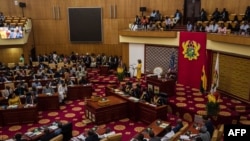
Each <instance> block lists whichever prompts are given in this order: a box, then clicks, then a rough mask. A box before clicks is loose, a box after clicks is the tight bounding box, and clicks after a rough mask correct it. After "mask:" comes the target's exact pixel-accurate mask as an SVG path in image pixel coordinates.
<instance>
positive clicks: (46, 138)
mask: <svg viewBox="0 0 250 141" xmlns="http://www.w3.org/2000/svg"><path fill="white" fill-rule="evenodd" d="M43 132H44V135H43V136H42V137H41V138H40V140H39V141H49V140H50V139H52V138H53V137H54V134H52V133H50V131H49V128H45V129H44V131H43Z"/></svg>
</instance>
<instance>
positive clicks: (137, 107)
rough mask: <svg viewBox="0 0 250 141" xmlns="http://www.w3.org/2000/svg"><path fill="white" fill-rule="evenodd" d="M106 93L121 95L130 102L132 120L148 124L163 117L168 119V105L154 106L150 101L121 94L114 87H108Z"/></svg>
mask: <svg viewBox="0 0 250 141" xmlns="http://www.w3.org/2000/svg"><path fill="white" fill-rule="evenodd" d="M106 95H107V96H109V95H112V96H116V97H119V98H121V99H124V100H126V101H127V102H128V108H129V112H128V117H129V118H130V119H131V120H134V121H138V120H140V121H142V122H144V123H146V124H150V123H152V122H153V121H154V120H157V119H161V120H166V119H167V106H166V105H162V106H153V105H151V104H149V103H146V102H142V101H139V102H138V101H134V100H131V99H129V98H130V97H129V96H125V95H121V94H118V93H115V92H114V91H113V88H110V87H106Z"/></svg>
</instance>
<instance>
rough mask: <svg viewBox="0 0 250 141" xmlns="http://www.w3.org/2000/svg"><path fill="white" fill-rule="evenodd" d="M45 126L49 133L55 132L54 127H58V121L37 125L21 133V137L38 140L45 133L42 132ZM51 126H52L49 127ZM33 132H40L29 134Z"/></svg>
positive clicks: (30, 140) (29, 140) (32, 140)
mask: <svg viewBox="0 0 250 141" xmlns="http://www.w3.org/2000/svg"><path fill="white" fill-rule="evenodd" d="M62 124H63V125H65V124H67V123H62ZM45 127H47V128H49V131H50V134H53V132H55V130H56V129H58V123H57V122H53V123H51V124H49V125H44V126H41V127H37V128H35V129H33V130H32V131H27V132H26V133H24V134H23V136H22V139H25V140H27V141H38V140H39V139H40V138H42V137H43V136H44V135H45V133H44V128H45ZM50 127H53V128H50ZM35 132H40V134H37V135H31V134H33V133H35ZM27 133H29V134H30V135H28V134H27Z"/></svg>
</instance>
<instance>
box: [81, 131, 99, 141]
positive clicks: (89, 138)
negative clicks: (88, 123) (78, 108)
mask: <svg viewBox="0 0 250 141" xmlns="http://www.w3.org/2000/svg"><path fill="white" fill-rule="evenodd" d="M99 140H100V139H99V138H98V135H97V134H96V133H95V131H93V130H91V129H90V130H89V131H88V132H87V135H86V139H85V141H99Z"/></svg>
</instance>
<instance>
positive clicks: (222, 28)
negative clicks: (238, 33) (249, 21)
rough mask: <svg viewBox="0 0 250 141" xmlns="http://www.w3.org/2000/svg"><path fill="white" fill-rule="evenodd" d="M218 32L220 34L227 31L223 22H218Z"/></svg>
mask: <svg viewBox="0 0 250 141" xmlns="http://www.w3.org/2000/svg"><path fill="white" fill-rule="evenodd" d="M218 33H221V34H226V33H227V27H225V24H224V23H221V24H220V26H219V28H218Z"/></svg>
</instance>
